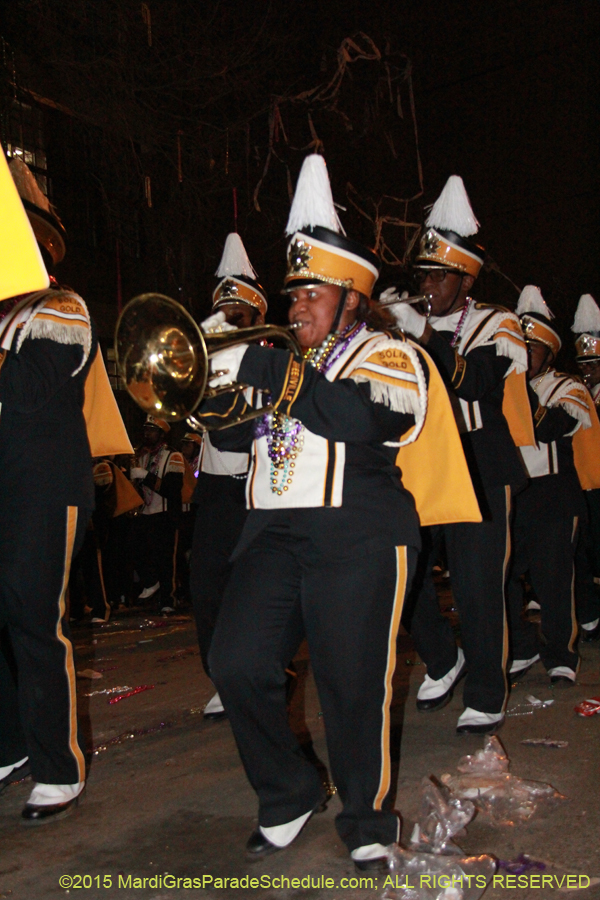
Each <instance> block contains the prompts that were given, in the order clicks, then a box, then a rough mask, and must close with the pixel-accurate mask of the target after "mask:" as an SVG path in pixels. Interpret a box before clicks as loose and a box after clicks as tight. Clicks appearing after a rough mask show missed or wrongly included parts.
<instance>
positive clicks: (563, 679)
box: [550, 675, 575, 687]
mask: <svg viewBox="0 0 600 900" xmlns="http://www.w3.org/2000/svg"><path fill="white" fill-rule="evenodd" d="M550 684H568V685H569V687H573V685H574V684H575V682H574V681H573V679H572V678H567V676H566V675H552V676H551V678H550Z"/></svg>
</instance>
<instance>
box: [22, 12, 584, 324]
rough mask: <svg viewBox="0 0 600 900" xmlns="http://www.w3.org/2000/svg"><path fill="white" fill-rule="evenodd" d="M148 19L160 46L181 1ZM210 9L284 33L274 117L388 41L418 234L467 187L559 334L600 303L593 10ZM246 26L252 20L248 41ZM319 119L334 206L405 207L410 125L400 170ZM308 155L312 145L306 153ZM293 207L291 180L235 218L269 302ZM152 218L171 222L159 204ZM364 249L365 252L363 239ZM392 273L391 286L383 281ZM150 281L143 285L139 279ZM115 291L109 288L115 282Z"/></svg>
mask: <svg viewBox="0 0 600 900" xmlns="http://www.w3.org/2000/svg"><path fill="white" fill-rule="evenodd" d="M36 2H39V3H41V0H35V2H34V0H20V3H19V4H18V5H17V4H15V6H14V7H13V10H14V9H16V8H17V6H18V7H19V8H20V9H26V8H28V7H32V6H35V3H36ZM62 2H63V3H68V2H72V5H73V7H75V6H77V5H78V4H79V5H85V3H84V0H62ZM45 5H47V4H44V3H42V6H45ZM149 5H150V7H151V8H152V9H153V16H154V21H155V22H156V25H157V35H158V37H157V41H158V40H159V37H160V31H159V26H160V21H161V17H163V18H164V17H172V18H173V20H175V19H176V18H177V17H179V18H185V15H184V12H183V11H184V7H185V2H184V0H168V2H167V0H154V2H150V3H149ZM50 6H52V4H50ZM91 6H93V3H92V4H91ZM204 7H206V10H207V11H211V13H212V14H213V15H216V16H217V17H219V16H220V17H221V18H222V22H221V24H220V27H221V28H222V30H223V31H224V32H226V31H227V29H228V28H229V27H230V25H229V24H228V23H229V22H230V20H231V17H232V16H234V17H237V16H239V17H241V21H242V23H243V27H246V25H245V23H246V22H248V20H249V19H251V20H252V19H253V17H254V19H255V20H256V21H257V22H260V21H262V20H263V18H264V21H265V28H267V29H269V28H270V27H272V26H271V24H270V23H271V22H272V21H276V23H277V25H276V27H278V28H279V29H280V31H281V33H282V34H285V35H286V38H285V40H286V42H287V44H286V48H285V49H286V53H285V58H284V59H283V61H282V63H281V66H280V68H278V70H277V73H275V74H274V76H273V78H271V79H269V81H268V90H267V91H266V92H265V97H264V107H265V109H267V108H268V105H269V100H270V97H269V91H270V92H275V91H280V90H281V89H282V87H284V88H286V89H287V91H288V92H289V93H294V92H296V91H300V90H302V89H304V88H306V87H312V86H314V85H316V84H317V83H319V81H320V80H322V79H323V78H325V75H324V74H323V72H322V70H321V63H322V61H323V59H324V58H326V59H327V61H328V66H329V69H328V72H329V74H331V69H332V62H334V60H335V53H336V50H337V48H338V47H339V45H340V43H341V41H342V40H343V39H344V38H346V37H348V36H350V35H352V34H354V33H356V32H358V31H363V32H365V33H366V34H368V35H370V36H371V37H372V38H373V39H374V41H375V42H376V44H377V45H378V46H379V47H380V48H381V49H382V50H383V49H384V48H385V46H386V43H389V46H390V48H391V49H392V51H393V52H403V53H405V54H406V55H407V56H408V57H409V58H410V59H411V60H412V66H413V83H414V88H415V100H416V114H417V121H418V128H419V138H420V150H421V159H422V163H423V174H424V186H425V196H424V198H423V199H422V200H419V201H417V202H416V203H415V204H414V205H413V207H412V210H411V216H412V217H416V220H417V221H420V220H421V219H422V216H423V205H424V204H427V203H432V202H433V201H434V200H435V198H436V197H437V195H438V194H439V192H440V190H441V188H442V187H443V185H444V183H445V181H446V179H447V177H448V176H449V175H451V174H454V173H456V174H460V175H462V177H463V179H464V181H465V184H466V186H467V190H468V192H469V195H470V197H471V200H472V203H473V207H474V209H475V212H476V215H477V217H478V218H479V220H480V222H481V224H482V229H481V232H480V238H481V242H482V243H484V244H485V246H486V247H487V249H488V251H489V253H490V254H491V255H492V257H493V258H494V259H495V260H496V262H497V263H498V265H499V267H500V268H501V270H502V271H504V272H505V273H506V274H507V275H508V276H509V277H510V279H512V281H514V282H516V284H518V285H521V286H522V285H524V284H526V283H529V282H533V283H537V284H539V285H540V287H541V288H542V291H543V292H544V294H545V296H546V298H547V299H548V300H549V302H550V303H551V304H552V305H554V307H555V309H556V311H557V312H558V314H559V324H560V325H561V327H563V328H564V326H565V325H566V323H567V319H570V317H572V313H573V310H574V307H575V304H576V302H577V300H578V297H579V295H580V294H581V293H583V292H591V293H592V294H595V296H596V297H597V299H598V300H600V272H599V270H598V253H597V250H596V246H595V244H596V235H597V232H598V224H599V223H598V199H599V197H598V194H599V192H598V163H599V159H598V156H599V154H598V111H597V108H598V97H597V90H596V85H597V84H598V75H599V72H598V30H599V29H598V20H599V15H600V4H599V3H598V0H487V2H481V0H478V2H474V0H454V2H446V3H440V2H432V0H420V2H417V0H396V2H392V0H375V2H374V0H370V2H366V0H344V2H342V0H285V2H284V0H272V3H271V4H270V5H269V4H268V3H267V0H256V2H255V3H254V4H253V5H249V4H248V2H247V0H222V2H221V4H216V3H213V2H210V3H209V2H207V0H203V3H202V8H204ZM198 8H200V7H198ZM131 11H132V15H135V16H136V17H137V19H139V7H138V6H137V5H136V4H135V3H133V0H132V6H131ZM137 19H136V21H137ZM14 22H18V18H17V19H14ZM14 22H13V28H12V32H11V33H10V34H9V37H10V39H11V40H12V41H16V42H17V43H18V44H20V47H21V50H22V51H23V52H25V53H28V54H29V55H30V56H31V57H33V58H36V47H35V42H34V43H33V44H32V43H31V39H30V36H31V33H32V32H31V29H21V32H20V33H19V28H18V26H16V27H15V26H14ZM251 24H252V22H251V21H250V22H248V28H249V29H250V26H251ZM273 27H275V26H273ZM288 45H289V46H288ZM37 62H40V54H39V53H37ZM182 65H184V64H183V63H182ZM361 65H362V64H358V65H356V66H355V67H353V69H352V72H351V73H350V76H349V77H350V79H351V81H349V82H348V85H347V88H348V90H350V91H351V90H352V89H353V87H352V86H353V85H354V86H356V85H358V84H359V81H360V78H361V77H362V75H361V71H363V72H364V71H365V70H361V68H360V66H361ZM39 71H41V72H42V78H46V79H47V82H48V90H50V91H52V90H54V87H53V84H52V72H50V73H49V74H48V73H47V70H46V74H45V73H44V67H43V66H42V68H41V69H40V70H39ZM405 112H406V111H405ZM286 116H287V117H288V118H287V127H288V128H292V129H293V125H294V122H293V115H292V114H291V113H290V112H286V111H285V110H284V118H285V117H286ZM315 121H316V124H317V128H318V130H319V134H320V136H321V137H323V140H324V142H325V155H326V158H327V159H328V163H329V167H330V172H331V175H332V182H333V184H334V192H335V194H336V199H339V200H340V201H341V202H343V201H344V199H345V197H344V194H345V184H346V182H347V181H353V182H354V181H356V182H359V181H360V182H361V185H362V187H365V186H367V187H369V191H370V193H371V195H375V194H376V193H377V191H379V192H380V193H385V192H388V191H389V192H393V193H394V194H395V195H396V196H409V195H410V194H411V193H414V192H415V191H416V190H417V185H418V182H417V177H416V165H415V153H414V141H413V139H412V131H411V129H410V128H409V123H408V118H406V116H405V122H404V124H403V126H402V127H403V128H405V131H404V132H399V133H400V136H401V140H402V143H401V145H399V147H398V160H397V162H396V163H394V164H393V165H390V163H389V162H382V160H383V159H384V155H383V154H382V152H381V147H379V146H377V145H376V144H375V143H374V142H372V143H371V144H370V145H369V144H367V143H366V142H364V141H363V143H360V141H358V140H355V144H352V143H351V139H350V138H348V143H347V144H346V146H343V142H344V140H345V138H344V136H343V133H342V130H341V129H339V128H338V130H337V131H336V130H335V127H334V126H333V125H331V123H328V122H326V121H322V120H321V121H317V120H315ZM252 128H253V137H252V140H253V142H254V141H255V140H257V141H259V142H261V146H262V149H261V152H262V153H263V158H264V152H265V147H266V139H267V134H268V131H267V124H266V116H263V118H262V119H256V120H255V121H254V122H253V125H252ZM303 143H306V139H305V136H302V140H300V141H299V144H300V145H302V144H303ZM234 152H235V148H234V146H233V144H232V153H234ZM300 163H301V154H297V155H296V157H294V158H293V159H290V170H291V173H292V176H293V177H294V178H295V176H296V173H297V171H298V169H299V166H300ZM262 164H263V163H262V161H261V162H260V165H257V167H256V169H255V170H254V171H252V172H251V173H250V175H249V178H248V187H247V186H242V185H240V186H239V188H240V198H242V197H246V194H247V195H248V197H250V190H251V188H253V186H254V184H255V183H256V181H257V180H258V177H260V170H261V167H262ZM382 186H383V187H382ZM184 188H185V184H184ZM340 195H341V196H340ZM230 197H231V185H229V186H228V185H225V186H224V187H223V199H222V201H218V202H217V205H218V203H219V202H220V203H221V205H222V207H223V210H221V211H220V212H219V210H218V209H217V210H216V212H215V213H214V215H213V219H212V220H211V221H210V223H209V224H210V242H212V243H211V247H210V252H209V254H208V257H206V252H205V258H204V261H203V262H201V263H200V258H199V257H198V258H197V259H196V263H197V264H200V266H201V271H203V272H205V273H206V274H203V275H202V276H201V277H202V279H204V280H206V282H207V284H208V281H209V280H210V277H211V276H210V273H211V272H212V271H214V268H215V265H216V262H215V259H213V258H212V257H213V256H215V257H217V255H218V253H219V248H220V246H221V244H222V240H223V238H224V237H225V233H226V231H227V230H228V229H229V228H230V227H231V225H232V222H231V216H230V213H229V209H230V208H231V200H230ZM240 202H241V201H240ZM287 204H288V200H287V189H286V183H285V180H284V174H283V168H282V167H281V166H280V168H279V170H278V171H275V168H274V169H273V171H272V172H271V173H270V174H269V177H268V179H267V180H266V182H265V185H264V188H263V193H262V194H261V205H262V207H263V209H262V212H261V213H257V212H256V211H255V210H253V208H252V207H251V204H250V205H247V207H246V211H245V212H244V214H243V216H242V215H241V218H240V230H241V232H242V236H243V237H244V239H245V240H246V241H247V244H248V247H249V249H250V252H251V257H252V258H253V259H256V261H257V262H256V264H257V268H259V271H260V273H261V276H262V278H263V279H264V281H265V282H266V286H267V287H268V289H269V290H270V291H271V292H273V293H276V292H277V289H278V285H279V282H280V278H281V275H282V272H283V258H284V246H285V244H284V240H283V236H282V229H283V225H284V224H285V217H284V216H285V210H286V209H287ZM60 211H61V213H62V215H63V218H64V219H65V222H66V224H67V226H69V221H70V215H69V214H70V211H69V209H68V208H65V206H63V207H61V210H60ZM144 214H147V211H146V213H144ZM152 214H153V215H155V216H157V215H159V214H160V213H159V205H158V203H157V204H156V205H155V208H154V210H153V211H152ZM347 223H348V226H349V232H351V231H352V230H353V229H355V228H356V227H358V228H359V229H360V227H361V225H362V226H363V227H368V226H366V225H365V223H364V221H363V222H362V223H361V220H360V217H357V216H356V214H354V217H353V215H352V214H351V213H349V214H348V216H347ZM357 223H358V225H357ZM357 236H360V237H363V238H365V239H367V240H368V236H367V237H365V235H364V233H363V234H360V235H357ZM213 245H214V246H213ZM202 249H203V250H204V251H205V248H202ZM65 265H67V264H65ZM69 265H71V263H69ZM103 265H104V263H103ZM110 265H112V263H110ZM124 266H125V262H124ZM75 274H76V273H75V272H74V274H73V276H71V272H70V271H69V272H68V277H75ZM146 274H148V271H147V272H146ZM390 274H392V273H390V272H389V271H388V272H387V273H384V275H385V276H387V278H388V279H389V277H390ZM141 277H142V280H143V278H144V272H143V271H142V272H141ZM110 279H111V280H112V283H114V278H113V276H112V275H111V276H110ZM149 280H151V277H149ZM93 281H94V276H93V275H92V273H89V278H88V279H87V284H86V283H85V282H86V278H82V279H81V282H78V281H77V279H76V280H74V282H73V283H74V284H76V285H80V287H81V289H82V290H88V291H89V290H93ZM88 285H89V287H88ZM156 287H160V285H158V284H157V285H155V284H152V283H143V284H142V283H141V282H140V273H139V272H137V273H136V274H135V277H133V276H132V278H131V283H130V284H128V285H127V287H126V289H129V288H131V289H134V290H139V289H142V290H148V289H155V288H156ZM203 290H204V289H203ZM107 293H112V291H108V292H107ZM480 295H481V296H483V297H485V298H486V299H491V300H495V301H497V302H504V303H506V304H507V305H514V303H515V302H516V297H517V295H516V292H515V291H514V289H513V288H512V287H511V286H510V284H509V283H508V282H507V281H504V280H502V279H501V278H499V276H497V275H493V274H490V273H486V274H484V275H483V276H482V278H481V286H480ZM125 299H126V298H125ZM111 302H113V303H114V300H112V301H111Z"/></svg>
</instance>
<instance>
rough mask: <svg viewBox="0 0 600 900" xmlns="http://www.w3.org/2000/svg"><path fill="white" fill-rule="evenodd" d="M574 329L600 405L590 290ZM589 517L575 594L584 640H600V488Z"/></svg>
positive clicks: (589, 500)
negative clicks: (598, 586) (599, 590)
mask: <svg viewBox="0 0 600 900" xmlns="http://www.w3.org/2000/svg"><path fill="white" fill-rule="evenodd" d="M571 330H572V331H574V332H575V334H576V335H578V337H577V340H576V341H575V352H576V354H577V356H576V357H575V359H576V362H577V365H578V367H579V371H580V372H581V375H582V377H583V380H584V382H585V384H586V386H587V388H588V390H589V391H590V393H591V395H592V399H593V401H594V404H595V406H596V410H598V409H599V408H600V309H598V306H597V304H596V301H595V300H594V298H593V297H592V295H591V294H583V296H581V297H580V298H579V303H578V305H577V311H576V313H575V321H574V322H573V325H572V326H571ZM584 496H585V501H586V506H587V512H588V515H587V521H586V522H582V527H581V539H580V541H579V545H578V547H577V555H576V558H575V596H576V602H577V614H578V618H579V622H580V624H581V639H582V640H583V641H597V640H600V597H599V596H598V588H597V585H598V584H600V491H598V490H586V491H585V492H584Z"/></svg>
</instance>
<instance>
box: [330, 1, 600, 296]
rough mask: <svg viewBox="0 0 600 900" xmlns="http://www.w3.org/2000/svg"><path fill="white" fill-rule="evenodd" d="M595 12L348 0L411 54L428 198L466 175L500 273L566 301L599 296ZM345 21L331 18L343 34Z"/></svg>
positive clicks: (581, 6)
mask: <svg viewBox="0 0 600 900" xmlns="http://www.w3.org/2000/svg"><path fill="white" fill-rule="evenodd" d="M332 6H336V4H329V7H330V8H331V7H332ZM599 6H600V5H599V4H598V3H597V2H596V0H591V2H589V0H578V2H569V0H554V2H553V0H543V2H538V0H503V2H497V0H492V2H486V3H482V2H470V0H467V2H465V0H463V2H453V3H434V2H420V3H413V2H396V3H388V2H380V3H372V4H363V3H355V4H352V3H350V4H348V5H347V9H348V16H352V17H353V19H354V24H355V25H356V26H357V27H361V28H363V29H364V30H365V31H367V32H368V33H369V34H371V35H372V36H373V37H374V38H375V39H376V40H377V39H379V40H381V39H382V38H384V37H389V38H390V40H391V42H392V43H393V45H394V46H395V47H396V48H397V49H402V50H403V51H404V52H406V53H407V55H408V56H409V57H410V58H411V59H412V62H413V70H414V83H415V96H416V106H417V117H418V125H419V136H420V146H421V156H422V161H423V169H424V181H425V190H426V197H425V202H426V203H431V202H433V201H434V200H435V198H436V196H437V195H438V193H439V191H440V190H441V188H442V187H443V185H444V183H445V180H446V178H447V177H448V176H449V175H451V174H453V173H457V174H460V175H462V177H463V178H464V180H465V183H466V186H467V190H468V192H469V195H470V197H471V200H472V203H473V206H474V209H475V212H476V215H477V216H478V218H479V220H480V222H481V225H482V228H481V232H480V236H481V239H482V241H483V243H485V245H486V246H487V248H488V250H489V252H490V253H491V254H492V256H493V257H494V259H495V260H496V261H497V262H498V264H499V265H500V267H501V268H502V269H503V270H504V271H505V272H506V273H507V274H508V275H509V276H510V277H511V279H512V280H513V281H515V282H516V283H517V284H518V285H523V284H525V283H528V282H533V283H537V284H539V285H540V286H541V287H542V290H544V291H545V292H546V293H547V294H548V297H549V298H550V299H551V298H553V297H554V298H555V302H559V304H560V305H565V304H566V305H568V307H569V309H570V308H571V307H572V305H573V304H574V303H575V302H576V300H577V299H578V297H579V295H580V294H581V293H583V292H588V291H589V292H591V293H595V295H596V297H597V298H598V299H599V300H600V279H599V276H600V273H599V270H598V253H597V251H596V249H595V247H594V241H593V239H591V240H590V238H591V236H592V235H595V234H596V233H597V231H598V225H599V221H598V199H599V192H598V163H599V162H600V159H599V153H598V92H597V84H598V74H599V72H598V18H599ZM340 18H341V17H340ZM347 22H348V19H346V21H344V22H342V21H340V22H338V23H337V25H336V26H334V30H335V29H336V28H337V33H338V35H341V34H342V33H343V32H344V31H345V32H348V30H349V29H348V24H347ZM503 290H504V288H503ZM513 296H514V297H516V295H515V294H514V292H511V289H510V287H509V288H508V296H507V300H512V298H513Z"/></svg>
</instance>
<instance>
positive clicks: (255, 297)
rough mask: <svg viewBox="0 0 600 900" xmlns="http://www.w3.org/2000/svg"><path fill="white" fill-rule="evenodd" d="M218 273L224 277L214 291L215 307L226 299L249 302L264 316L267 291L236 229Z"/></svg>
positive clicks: (217, 274)
mask: <svg viewBox="0 0 600 900" xmlns="http://www.w3.org/2000/svg"><path fill="white" fill-rule="evenodd" d="M215 274H216V276H217V278H220V279H221V280H220V281H219V283H218V285H217V286H216V288H215V290H214V291H213V303H212V308H213V310H215V309H219V307H221V306H224V305H225V304H226V303H246V304H247V305H248V306H252V307H254V309H257V310H258V311H259V312H260V313H262V315H263V316H264V315H265V314H266V312H267V295H266V293H265V291H264V289H263V288H262V287H261V286H260V284H259V283H258V281H257V275H256V272H255V271H254V268H253V266H252V263H251V262H250V260H249V259H248V254H247V253H246V248H245V247H244V244H243V242H242V239H241V237H240V236H239V234H237V232H235V231H233V232H232V233H231V234H228V235H227V240H226V241H225V247H224V248H223V256H222V257H221V262H220V263H219V268H218V269H217V271H216V273H215Z"/></svg>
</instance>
